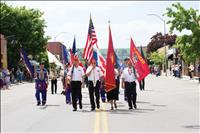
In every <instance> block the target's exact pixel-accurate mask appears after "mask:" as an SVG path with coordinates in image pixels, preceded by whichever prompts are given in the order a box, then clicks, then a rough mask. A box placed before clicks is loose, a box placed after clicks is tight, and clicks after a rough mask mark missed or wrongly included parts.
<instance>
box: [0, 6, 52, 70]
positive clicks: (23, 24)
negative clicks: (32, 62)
mask: <svg viewBox="0 0 200 133" xmlns="http://www.w3.org/2000/svg"><path fill="white" fill-rule="evenodd" d="M0 10H1V15H0V22H1V23H0V31H1V34H3V35H4V36H5V37H6V38H7V41H8V62H9V66H17V64H18V62H19V59H20V56H19V51H18V50H19V49H20V47H23V48H24V50H25V51H26V53H27V54H28V55H32V56H33V58H34V59H36V57H37V55H39V54H40V53H41V52H43V53H44V52H45V51H46V45H47V41H48V39H49V37H45V36H44V33H45V32H44V28H45V27H46V25H45V21H44V19H42V15H43V13H42V12H41V11H40V10H38V9H27V8H26V7H24V6H23V7H12V6H8V5H7V4H6V3H4V2H0ZM45 54H47V53H45ZM39 57H41V56H39ZM46 57H47V56H46ZM46 57H45V58H46ZM46 60H47V59H46ZM47 61H48V60H47Z"/></svg>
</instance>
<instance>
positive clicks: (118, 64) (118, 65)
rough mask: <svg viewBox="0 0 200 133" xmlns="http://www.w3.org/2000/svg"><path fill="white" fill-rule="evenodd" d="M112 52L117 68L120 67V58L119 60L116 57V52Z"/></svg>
mask: <svg viewBox="0 0 200 133" xmlns="http://www.w3.org/2000/svg"><path fill="white" fill-rule="evenodd" d="M114 53H115V62H116V65H117V68H121V65H120V60H119V58H118V56H117V54H116V52H114Z"/></svg>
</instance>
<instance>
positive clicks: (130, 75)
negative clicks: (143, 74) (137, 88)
mask: <svg viewBox="0 0 200 133" xmlns="http://www.w3.org/2000/svg"><path fill="white" fill-rule="evenodd" d="M121 78H123V79H124V81H125V82H133V81H136V79H137V78H136V77H135V74H134V72H133V68H128V67H127V68H125V69H124V70H123V72H122V76H121Z"/></svg>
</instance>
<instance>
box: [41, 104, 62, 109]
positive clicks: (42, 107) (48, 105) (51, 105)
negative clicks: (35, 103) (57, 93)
mask: <svg viewBox="0 0 200 133" xmlns="http://www.w3.org/2000/svg"><path fill="white" fill-rule="evenodd" d="M48 107H60V105H57V104H46V105H44V106H40V109H46V108H48Z"/></svg>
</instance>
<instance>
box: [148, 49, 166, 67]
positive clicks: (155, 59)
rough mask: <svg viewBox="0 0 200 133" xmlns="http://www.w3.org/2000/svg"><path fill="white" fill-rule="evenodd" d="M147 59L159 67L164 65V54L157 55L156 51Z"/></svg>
mask: <svg viewBox="0 0 200 133" xmlns="http://www.w3.org/2000/svg"><path fill="white" fill-rule="evenodd" d="M148 59H149V60H150V61H151V62H153V63H154V64H155V65H161V64H163V63H164V61H165V60H164V59H165V56H164V54H162V53H158V52H157V51H156V52H153V53H151V54H150V56H149V57H148Z"/></svg>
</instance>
